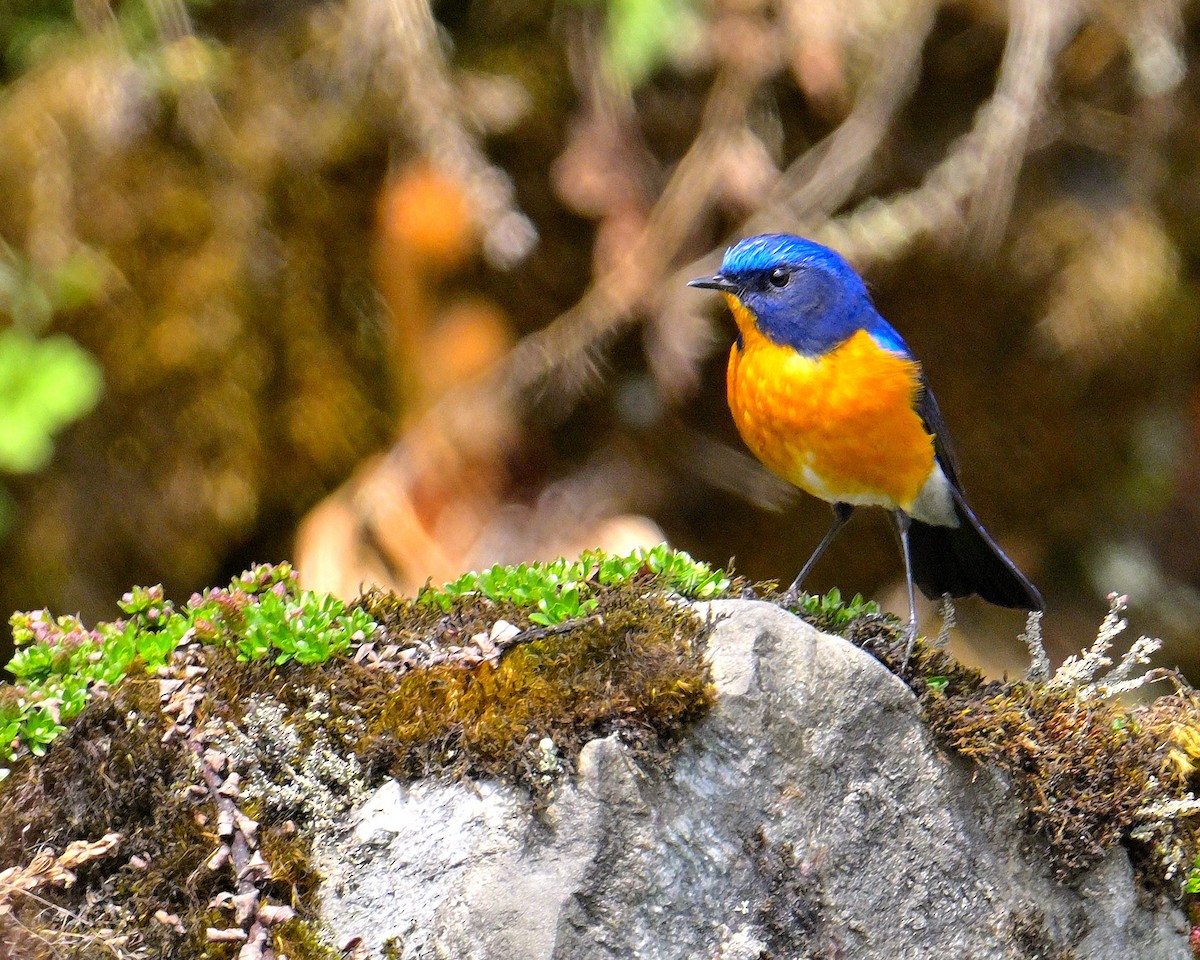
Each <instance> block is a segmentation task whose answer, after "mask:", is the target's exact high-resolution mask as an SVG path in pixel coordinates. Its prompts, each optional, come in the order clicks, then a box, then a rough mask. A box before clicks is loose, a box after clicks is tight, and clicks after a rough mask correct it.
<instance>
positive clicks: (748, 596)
mask: <svg viewBox="0 0 1200 960" xmlns="http://www.w3.org/2000/svg"><path fill="white" fill-rule="evenodd" d="M740 596H741V599H743V600H757V599H758V594H757V593H756V592H755V590H754V587H752V586H751V585H750V584H746V586H744V587H742V592H741V594H740Z"/></svg>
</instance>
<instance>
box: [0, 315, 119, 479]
mask: <svg viewBox="0 0 1200 960" xmlns="http://www.w3.org/2000/svg"><path fill="white" fill-rule="evenodd" d="M99 395H100V371H99V369H98V368H97V366H96V363H95V361H94V360H92V358H91V357H90V356H89V355H88V354H87V353H85V352H84V351H83V350H81V349H80V347H79V345H78V344H77V343H75V341H74V340H72V339H71V338H70V337H66V336H63V335H61V334H59V335H56V336H51V337H46V338H44V339H41V340H38V339H35V338H33V337H30V336H28V335H26V334H24V333H22V332H20V331H19V330H0V469H3V470H8V471H12V472H14V473H29V472H31V471H34V470H39V469H41V468H42V467H44V466H45V465H46V464H47V463H49V462H50V456H51V454H52V453H53V451H54V443H53V438H54V434H56V433H57V432H58V431H59V430H61V429H62V428H63V427H64V426H66V425H67V424H69V423H71V422H72V421H74V420H76V419H78V418H79V417H81V416H83V414H85V413H87V412H88V411H89V410H91V409H92V407H93V406H94V405H95V403H96V400H97V399H98V398H99Z"/></svg>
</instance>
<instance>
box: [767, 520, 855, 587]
mask: <svg viewBox="0 0 1200 960" xmlns="http://www.w3.org/2000/svg"><path fill="white" fill-rule="evenodd" d="M853 512H854V507H853V506H851V505H850V504H848V503H835V504H834V505H833V526H832V527H830V528H829V532H828V533H827V534H825V539H824V540H822V541H821V542H820V543H818V544H817V549H816V550H814V551H813V553H812V556H811V557H809V558H808V561H807V562H806V563H805V564H804V566H803V567H801V568H800V572H799V573H798V574H796V579H795V580H793V581H792V585H791V586H790V587H788V588H787V593H785V594H784V595H783V602H784V603H794V602H795V600H796V597H798V596H799V595H800V584H802V583H803V582H804V578H805V577H807V576H808V572H809V571H810V570H811V569H812V568H813V567H814V566H815V565H816V562H817V561H818V560H820V559H821V554H823V553H824V552H825V548H826V547H828V546H829V545H830V544H831V543H833V538H834V537H836V536H837V535H838V532H839V531H840V530H841V529H842V527H844V526H845V525H846V521H847V520H849V519H850V514H852V513H853Z"/></svg>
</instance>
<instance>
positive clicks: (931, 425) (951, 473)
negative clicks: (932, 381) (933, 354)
mask: <svg viewBox="0 0 1200 960" xmlns="http://www.w3.org/2000/svg"><path fill="white" fill-rule="evenodd" d="M917 415H918V416H919V417H920V418H921V422H922V423H923V424H925V429H926V430H928V431H929V432H930V433H932V434H933V453H934V456H936V457H937V461H938V463H940V464H941V466H942V473H944V474H945V475H946V479H947V480H949V481H950V483H951V484H952V485H953V486H954V487H955V488H956V489H957V490H960V491H961V490H962V483H961V482H960V481H959V479H958V457H957V456H956V455H955V453H954V446H953V445H952V444H951V443H950V431H949V430H948V429H947V427H946V421H945V420H944V419H943V418H942V411H941V410H940V409H939V408H938V404H937V400H936V399H935V398H934V396H933V391H932V390H930V389H929V383H928V381H926V379H925V371H924V370H922V371H921V392H920V393H919V394H918V395H917Z"/></svg>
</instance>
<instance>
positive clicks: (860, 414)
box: [727, 297, 934, 509]
mask: <svg viewBox="0 0 1200 960" xmlns="http://www.w3.org/2000/svg"><path fill="white" fill-rule="evenodd" d="M729 299H730V300H731V301H732V302H731V304H730V305H731V307H733V310H734V315H735V318H736V319H737V321H738V327H739V329H740V330H741V332H742V345H741V346H740V347H739V346H737V345H735V346H734V348H733V350H732V352H731V353H730V355H729V368H728V384H727V386H728V397H729V409H730V411H731V412H732V413H733V419H734V422H735V423H736V424H737V428H738V431H739V432H740V433H741V435H742V439H743V440H745V442H746V445H747V446H748V447H749V448H750V450H751V451H752V452H753V453H754V455H755V456H757V457H758V459H759V460H761V461H762V462H763V463H764V464H765V465H766V466H767V467H768V468H769V469H770V470H771V471H773V472H774V473H777V474H779V476H781V477H783V478H784V479H785V480H787V481H789V482H790V483H792V484H794V485H795V486H797V487H800V488H801V489H802V490H806V491H808V492H809V493H811V494H813V495H814V496H817V497H821V498H822V499H824V500H828V501H830V502H838V501H840V502H843V503H851V504H877V505H881V506H885V507H900V508H901V509H908V508H909V507H910V506H911V505H912V503H913V501H914V500H915V499H916V497H917V494H918V493H919V492H920V490H921V487H922V486H923V485H924V483H925V481H926V480H927V479H929V476H930V474H931V472H932V471H933V466H934V451H933V437H932V436H931V435H930V434H929V432H928V431H927V430H926V429H925V426H924V424H923V423H922V422H921V418H920V416H918V414H917V412H916V410H915V409H914V402H915V400H916V396H917V391H918V390H919V389H920V380H919V377H920V368H919V367H918V365H917V363H916V362H915V361H913V360H909V359H907V358H906V357H903V356H901V355H899V354H897V353H894V352H892V351H890V350H886V349H884V348H883V347H881V346H880V345H879V344H878V343H876V342H875V340H874V339H873V338H872V337H871V335H870V334H869V333H867V332H866V331H864V330H860V331H859V332H858V333H856V334H855V335H854V336H852V337H851V338H850V339H849V340H847V341H846V342H845V343H843V344H841V345H840V346H838V347H836V348H834V349H833V350H831V351H830V352H828V353H826V354H823V355H821V356H817V357H807V356H804V355H803V354H800V353H797V352H796V351H795V350H793V349H791V348H789V347H783V346H779V345H778V344H775V343H773V342H771V341H770V340H768V339H767V338H765V337H764V336H763V335H762V334H761V333H759V332H758V329H757V327H756V326H755V325H754V322H753V319H752V318H751V317H750V316H749V314H748V313H747V311H746V309H745V307H743V306H742V305H741V304H740V303H738V302H737V301H736V300H735V299H734V298H732V297H730V298H729Z"/></svg>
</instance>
